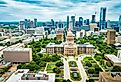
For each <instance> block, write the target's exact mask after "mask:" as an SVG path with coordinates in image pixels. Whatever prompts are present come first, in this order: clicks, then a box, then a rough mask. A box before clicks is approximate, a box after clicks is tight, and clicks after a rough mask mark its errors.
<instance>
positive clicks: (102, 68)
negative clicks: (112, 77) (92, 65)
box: [92, 57, 105, 72]
mask: <svg viewBox="0 0 121 82" xmlns="http://www.w3.org/2000/svg"><path fill="white" fill-rule="evenodd" d="M92 58H93V60H94V61H95V62H96V63H97V65H98V66H99V67H100V68H101V69H102V70H103V72H105V70H104V69H103V68H102V66H101V65H100V64H99V62H97V61H96V60H95V58H94V57H92Z"/></svg>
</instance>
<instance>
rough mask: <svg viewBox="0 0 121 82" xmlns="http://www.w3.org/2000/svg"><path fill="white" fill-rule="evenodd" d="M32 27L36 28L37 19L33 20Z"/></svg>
mask: <svg viewBox="0 0 121 82" xmlns="http://www.w3.org/2000/svg"><path fill="white" fill-rule="evenodd" d="M34 27H35V28H36V27H37V19H34Z"/></svg>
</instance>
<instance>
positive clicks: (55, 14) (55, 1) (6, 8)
mask: <svg viewBox="0 0 121 82" xmlns="http://www.w3.org/2000/svg"><path fill="white" fill-rule="evenodd" d="M100 7H106V8H107V17H106V19H107V20H116V21H117V20H118V19H119V15H120V14H121V0H0V21H19V20H23V19H25V18H27V19H33V18H37V19H38V20H40V21H48V20H50V19H54V20H62V21H64V20H66V16H67V15H69V16H71V15H76V17H79V16H82V17H83V18H84V19H87V18H90V19H91V15H92V14H95V12H96V19H97V21H98V20H99V16H100Z"/></svg>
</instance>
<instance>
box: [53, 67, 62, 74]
mask: <svg viewBox="0 0 121 82" xmlns="http://www.w3.org/2000/svg"><path fill="white" fill-rule="evenodd" d="M53 72H54V73H57V74H59V73H60V72H61V70H60V68H57V67H56V68H53Z"/></svg>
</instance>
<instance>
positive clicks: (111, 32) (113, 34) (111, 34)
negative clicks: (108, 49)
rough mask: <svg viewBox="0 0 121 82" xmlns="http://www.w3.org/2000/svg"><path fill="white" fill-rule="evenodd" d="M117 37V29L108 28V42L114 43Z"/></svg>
mask: <svg viewBox="0 0 121 82" xmlns="http://www.w3.org/2000/svg"><path fill="white" fill-rule="evenodd" d="M115 37H116V31H115V30H113V29H110V30H108V31H107V44H114V43H115Z"/></svg>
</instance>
